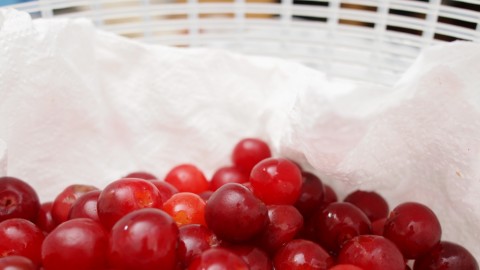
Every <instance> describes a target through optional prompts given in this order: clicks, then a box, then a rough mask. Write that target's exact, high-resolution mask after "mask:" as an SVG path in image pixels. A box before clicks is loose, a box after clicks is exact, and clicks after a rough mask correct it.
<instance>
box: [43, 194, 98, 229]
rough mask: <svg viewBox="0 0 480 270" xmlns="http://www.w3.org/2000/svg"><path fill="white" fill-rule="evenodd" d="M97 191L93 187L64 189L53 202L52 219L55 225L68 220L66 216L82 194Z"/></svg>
mask: <svg viewBox="0 0 480 270" xmlns="http://www.w3.org/2000/svg"><path fill="white" fill-rule="evenodd" d="M92 190H98V188H96V187H94V186H88V185H70V186H68V187H66V188H65V189H64V190H63V191H62V192H61V193H60V194H58V195H57V197H56V198H55V200H54V201H53V206H52V217H53V220H55V222H56V223H57V224H60V223H62V222H64V221H66V220H68V214H69V213H70V208H72V205H73V203H74V202H75V201H76V200H77V199H78V198H79V197H80V196H82V195H83V194H85V193H87V192H89V191H92Z"/></svg>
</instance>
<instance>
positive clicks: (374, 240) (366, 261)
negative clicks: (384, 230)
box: [337, 235, 405, 270]
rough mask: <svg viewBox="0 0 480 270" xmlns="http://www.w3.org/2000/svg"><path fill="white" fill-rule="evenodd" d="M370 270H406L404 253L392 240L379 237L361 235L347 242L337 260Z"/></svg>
mask: <svg viewBox="0 0 480 270" xmlns="http://www.w3.org/2000/svg"><path fill="white" fill-rule="evenodd" d="M337 261H338V263H340V264H353V265H356V266H358V267H361V268H363V269H368V270H385V269H388V270H405V260H404V259H403V256H402V253H401V252H400V251H399V250H398V248H397V247H396V246H395V244H393V243H392V242H391V241H390V240H388V239H386V238H384V237H382V236H378V235H359V236H357V237H354V238H352V239H351V240H349V241H348V242H346V243H345V244H344V245H343V247H342V249H341V250H340V253H339V254H338V258H337Z"/></svg>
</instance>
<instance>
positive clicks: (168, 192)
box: [150, 180, 178, 202]
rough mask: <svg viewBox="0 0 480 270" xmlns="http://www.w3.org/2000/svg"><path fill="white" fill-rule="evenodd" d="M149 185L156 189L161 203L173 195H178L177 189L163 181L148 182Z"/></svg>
mask: <svg viewBox="0 0 480 270" xmlns="http://www.w3.org/2000/svg"><path fill="white" fill-rule="evenodd" d="M150 183H152V184H153V185H154V186H156V187H157V189H158V191H159V192H160V197H162V202H166V201H167V200H168V199H170V198H171V197H172V196H173V194H175V193H178V189H177V188H176V187H174V186H173V185H172V184H169V183H167V182H165V181H159V180H150Z"/></svg>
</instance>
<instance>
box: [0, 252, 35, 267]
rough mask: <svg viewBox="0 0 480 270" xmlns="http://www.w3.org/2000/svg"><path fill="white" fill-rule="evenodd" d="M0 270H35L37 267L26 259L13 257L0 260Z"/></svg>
mask: <svg viewBox="0 0 480 270" xmlns="http://www.w3.org/2000/svg"><path fill="white" fill-rule="evenodd" d="M0 270H37V267H36V266H35V264H33V262H32V261H31V260H30V259H28V258H27V257H23V256H16V255H14V256H8V257H3V258H0Z"/></svg>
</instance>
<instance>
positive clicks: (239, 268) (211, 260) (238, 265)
mask: <svg viewBox="0 0 480 270" xmlns="http://www.w3.org/2000/svg"><path fill="white" fill-rule="evenodd" d="M216 269H235V270H249V267H248V265H247V264H246V262H245V261H243V260H242V258H240V257H239V256H238V255H236V254H234V253H233V252H231V251H228V250H226V249H224V248H211V249H208V250H206V251H204V252H202V254H201V255H200V256H199V257H197V258H196V259H195V260H193V261H192V263H191V264H190V266H189V267H188V270H216Z"/></svg>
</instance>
